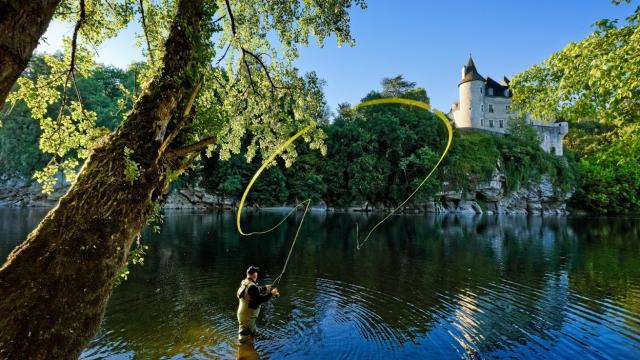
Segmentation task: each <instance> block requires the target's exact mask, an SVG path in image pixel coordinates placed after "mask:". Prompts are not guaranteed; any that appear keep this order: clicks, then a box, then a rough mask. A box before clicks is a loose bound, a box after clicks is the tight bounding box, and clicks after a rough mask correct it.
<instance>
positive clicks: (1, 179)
mask: <svg viewBox="0 0 640 360" xmlns="http://www.w3.org/2000/svg"><path fill="white" fill-rule="evenodd" d="M69 185H70V184H69V183H68V182H66V181H64V179H63V178H62V176H61V175H60V178H59V179H58V182H57V184H56V187H55V191H54V192H53V193H52V194H50V195H46V194H43V193H42V187H41V186H40V185H39V184H38V183H37V182H35V181H29V179H27V178H24V177H21V176H8V175H1V176H0V206H3V207H44V208H50V207H54V206H55V205H56V203H57V202H58V199H60V197H62V196H63V195H64V194H65V193H66V192H67V190H69ZM235 207H236V203H235V201H234V200H233V199H230V198H228V197H224V196H217V195H212V194H209V193H207V192H206V191H205V190H204V189H203V188H200V187H197V186H196V187H191V186H188V187H185V188H183V189H176V190H173V191H171V192H170V193H169V195H168V196H167V201H166V202H165V206H164V208H165V209H176V210H214V209H235Z"/></svg>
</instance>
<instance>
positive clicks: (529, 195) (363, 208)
mask: <svg viewBox="0 0 640 360" xmlns="http://www.w3.org/2000/svg"><path fill="white" fill-rule="evenodd" d="M60 180H61V181H59V182H58V184H59V185H57V187H56V188H55V191H54V192H53V193H52V194H50V195H45V194H42V188H41V187H40V185H39V184H38V183H36V182H29V181H28V179H25V178H22V177H9V176H7V175H3V176H0V207H40V208H51V207H54V206H55V205H56V203H57V202H58V200H59V199H60V197H62V196H63V195H64V194H65V193H66V191H67V190H68V188H69V184H68V183H65V182H64V181H62V179H60ZM572 195H573V192H572V191H571V192H566V193H563V192H559V191H558V189H556V188H555V187H554V186H553V183H552V181H551V179H550V178H549V177H548V176H542V177H541V179H540V180H539V181H536V182H532V183H530V184H529V185H527V186H523V187H521V188H520V189H518V190H516V191H513V192H510V193H506V191H505V179H504V175H502V174H501V173H500V172H496V173H495V174H494V177H493V178H492V179H491V180H490V181H488V182H486V183H483V184H481V185H480V186H478V187H476V189H474V191H471V192H465V193H463V192H460V191H448V192H441V193H438V194H436V195H435V196H434V197H433V199H431V200H429V201H423V202H410V203H409V204H407V206H405V207H404V208H403V209H402V210H401V211H399V213H407V214H421V213H435V214H446V213H467V214H518V215H566V214H568V213H569V211H568V210H567V206H566V203H567V201H568V200H569V198H570V197H571V196H572ZM293 206H294V204H282V205H281V206H269V207H264V206H259V205H255V204H253V205H252V206H249V208H252V209H262V210H278V209H283V210H289V209H291V208H292V207H293ZM164 208H165V209H171V210H189V211H205V212H206V211H221V210H222V211H224V210H232V211H235V210H236V209H237V201H236V200H235V199H233V198H230V197H226V196H221V195H218V194H211V193H209V192H207V191H206V189H204V188H202V187H199V186H186V187H184V188H181V189H174V190H172V191H171V192H170V193H169V195H168V196H167V200H166V203H165V205H164ZM311 209H312V211H327V212H388V211H391V210H392V208H390V207H388V206H385V205H384V204H372V203H369V202H355V203H351V204H349V206H345V207H335V206H328V205H327V204H325V203H324V202H319V203H317V204H313V206H312V207H311Z"/></svg>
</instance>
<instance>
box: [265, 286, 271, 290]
mask: <svg viewBox="0 0 640 360" xmlns="http://www.w3.org/2000/svg"><path fill="white" fill-rule="evenodd" d="M264 287H266V288H267V290H271V288H272V287H273V285H265V286H264Z"/></svg>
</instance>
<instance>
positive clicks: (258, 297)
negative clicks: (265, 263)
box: [248, 286, 273, 304]
mask: <svg viewBox="0 0 640 360" xmlns="http://www.w3.org/2000/svg"><path fill="white" fill-rule="evenodd" d="M260 290H261V288H260V287H258V286H249V290H248V291H249V296H251V300H252V301H253V302H256V303H258V304H262V303H263V302H266V301H268V300H269V299H271V297H272V296H273V295H271V292H267V293H266V294H263V293H262V292H261V291H260Z"/></svg>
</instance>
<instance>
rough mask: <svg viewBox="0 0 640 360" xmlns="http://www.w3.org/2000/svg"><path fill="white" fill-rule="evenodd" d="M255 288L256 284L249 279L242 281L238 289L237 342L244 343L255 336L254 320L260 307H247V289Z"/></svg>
mask: <svg viewBox="0 0 640 360" xmlns="http://www.w3.org/2000/svg"><path fill="white" fill-rule="evenodd" d="M251 286H257V285H256V283H254V282H253V281H251V280H249V279H244V280H242V283H240V288H239V289H238V293H237V295H238V299H239V300H240V303H239V304H238V324H239V325H238V341H240V342H241V343H242V342H245V341H247V340H249V339H250V338H251V337H253V336H255V334H256V319H257V318H258V314H260V305H258V307H257V308H256V309H252V308H250V307H249V301H250V300H251V296H249V287H251Z"/></svg>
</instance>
